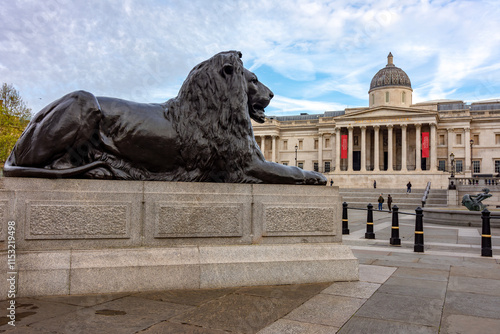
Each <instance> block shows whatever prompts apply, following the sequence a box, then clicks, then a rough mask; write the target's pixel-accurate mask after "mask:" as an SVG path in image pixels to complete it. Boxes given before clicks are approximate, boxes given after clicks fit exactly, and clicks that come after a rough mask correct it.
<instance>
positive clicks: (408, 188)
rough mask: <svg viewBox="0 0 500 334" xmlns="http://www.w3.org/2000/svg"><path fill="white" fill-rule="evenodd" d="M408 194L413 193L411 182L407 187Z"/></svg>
mask: <svg viewBox="0 0 500 334" xmlns="http://www.w3.org/2000/svg"><path fill="white" fill-rule="evenodd" d="M406 192H407V193H411V182H410V181H408V184H407V185H406Z"/></svg>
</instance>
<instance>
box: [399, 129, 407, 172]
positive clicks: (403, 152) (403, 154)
mask: <svg viewBox="0 0 500 334" xmlns="http://www.w3.org/2000/svg"><path fill="white" fill-rule="evenodd" d="M406 129H407V125H406V124H403V125H402V126H401V171H403V172H407V171H408V167H407V166H406V158H407V156H408V153H407V151H406Z"/></svg>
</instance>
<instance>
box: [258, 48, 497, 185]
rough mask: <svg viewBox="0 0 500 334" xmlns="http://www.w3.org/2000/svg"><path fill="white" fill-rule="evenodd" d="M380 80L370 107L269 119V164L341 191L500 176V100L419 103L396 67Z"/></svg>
mask: <svg viewBox="0 0 500 334" xmlns="http://www.w3.org/2000/svg"><path fill="white" fill-rule="evenodd" d="M387 58H388V62H387V65H386V66H385V67H384V68H382V69H381V70H380V71H378V72H377V73H376V74H375V76H374V77H373V79H372V81H371V84H370V89H369V91H368V99H369V107H361V108H348V109H345V110H342V111H326V112H325V113H323V114H316V115H308V114H301V115H297V116H278V117H273V116H271V117H269V118H267V119H266V122H265V123H263V124H257V123H253V127H254V134H255V138H256V140H257V142H258V143H259V145H260V147H261V150H262V152H263V153H264V155H265V157H266V160H269V161H274V162H277V163H280V164H284V165H296V166H298V167H301V168H304V169H307V170H315V171H319V172H321V173H323V174H324V175H325V176H326V177H327V178H328V180H329V181H330V180H333V181H334V184H335V185H338V186H343V187H355V188H356V187H368V186H370V187H371V186H373V181H374V180H376V181H377V185H378V186H379V187H380V188H394V187H404V186H405V185H406V183H407V182H408V181H411V182H412V184H413V185H414V186H416V187H418V188H423V187H425V186H426V184H427V182H431V183H432V188H434V189H439V188H443V189H444V188H446V187H447V186H448V178H449V177H450V173H451V172H452V170H453V172H454V173H455V175H456V176H457V177H461V176H463V177H470V176H492V175H496V174H498V173H500V100H488V101H480V102H475V103H471V104H467V103H465V102H464V101H460V100H435V101H428V102H421V103H416V104H413V103H412V92H413V90H412V88H411V82H410V78H409V77H408V75H407V74H406V73H405V72H404V71H403V70H402V69H400V68H398V67H396V66H395V65H394V63H393V56H392V54H390V53H389V56H388V57H387Z"/></svg>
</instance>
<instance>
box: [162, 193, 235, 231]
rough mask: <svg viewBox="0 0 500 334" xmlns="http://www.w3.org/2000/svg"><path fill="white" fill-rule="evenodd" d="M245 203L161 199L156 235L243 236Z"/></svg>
mask: <svg viewBox="0 0 500 334" xmlns="http://www.w3.org/2000/svg"><path fill="white" fill-rule="evenodd" d="M242 224H243V203H199V202H196V203H195V202H193V203H189V202H183V203H172V202H169V203H161V202H158V203H157V214H156V224H155V225H156V226H155V234H154V237H155V238H183V237H241V236H242V235H243V232H242Z"/></svg>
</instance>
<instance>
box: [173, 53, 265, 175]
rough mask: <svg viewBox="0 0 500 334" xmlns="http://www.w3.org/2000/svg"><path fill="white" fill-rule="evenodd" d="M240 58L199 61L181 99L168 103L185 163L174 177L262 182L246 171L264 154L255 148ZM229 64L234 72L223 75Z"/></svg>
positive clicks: (219, 56) (220, 56)
mask: <svg viewBox="0 0 500 334" xmlns="http://www.w3.org/2000/svg"><path fill="white" fill-rule="evenodd" d="M240 58H241V53H240V52H238V51H228V52H221V53H219V54H217V55H215V56H213V57H212V58H210V59H208V60H206V61H204V62H202V63H200V64H199V65H198V66H196V67H195V68H193V69H192V70H191V72H190V73H189V75H188V77H187V78H186V80H185V81H184V83H183V85H182V87H181V89H180V91H179V94H178V96H177V97H176V98H173V99H171V100H169V101H167V102H166V104H165V106H166V109H165V117H167V119H169V120H170V121H171V122H172V124H173V126H174V128H175V130H176V131H177V134H178V143H179V146H180V147H182V149H181V152H180V155H181V159H182V160H183V165H184V168H181V169H179V170H178V171H177V172H174V174H175V175H170V176H171V177H172V178H173V179H176V180H180V181H208V182H211V181H216V182H221V181H223V182H257V180H256V179H253V178H251V177H249V176H248V175H246V173H245V171H244V169H245V166H246V165H247V164H248V163H249V161H251V160H252V156H254V155H255V154H257V155H261V152H260V150H258V149H256V147H257V144H256V143H255V139H254V135H253V130H252V125H251V121H250V116H249V112H248V96H247V84H246V80H245V75H244V67H243V62H242V61H241V59H240ZM228 66H229V67H230V68H231V69H232V73H226V72H225V71H224V69H225V68H227V67H228ZM169 178H170V177H169Z"/></svg>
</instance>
